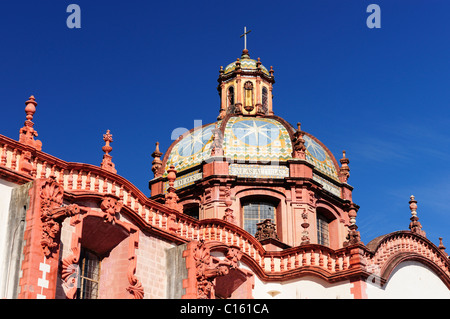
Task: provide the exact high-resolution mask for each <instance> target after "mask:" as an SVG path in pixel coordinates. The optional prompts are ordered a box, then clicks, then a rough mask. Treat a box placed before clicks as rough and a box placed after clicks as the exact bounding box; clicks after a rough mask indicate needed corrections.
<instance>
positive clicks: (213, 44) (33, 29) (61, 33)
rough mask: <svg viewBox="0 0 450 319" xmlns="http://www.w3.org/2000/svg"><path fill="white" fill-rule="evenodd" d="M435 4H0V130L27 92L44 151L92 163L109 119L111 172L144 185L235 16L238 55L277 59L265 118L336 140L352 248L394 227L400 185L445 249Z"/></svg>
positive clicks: (447, 176) (404, 200)
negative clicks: (354, 209)
mask: <svg viewBox="0 0 450 319" xmlns="http://www.w3.org/2000/svg"><path fill="white" fill-rule="evenodd" d="M71 3H75V4H78V5H79V6H80V8H81V29H69V28H68V27H67V26H66V19H67V17H68V16H69V13H67V12H66V8H67V6H68V5H69V4H71ZM371 3H375V4H378V5H379V6H380V8H381V28H379V29H369V28H368V27H367V25H366V19H367V17H368V16H369V13H367V12H366V8H367V6H368V5H369V4H371ZM449 14H450V3H449V2H448V1H445V0H440V1H438V0H421V1H400V0H394V1H393V0H390V1H381V0H373V1H363V0H359V1H344V0H341V1H336V0H321V1H317V0H308V1H291V2H285V1H203V2H198V1H144V0H142V1H137V0H135V1H131V0H130V1H98V0H96V1H86V0H85V1H82V0H71V1H62V0H42V1H22V0H17V1H14V2H13V1H8V2H7V3H6V2H5V3H2V9H1V18H0V39H1V42H0V61H1V68H0V70H1V71H0V107H1V113H0V118H1V129H0V134H3V135H6V136H8V137H11V138H14V139H18V136H19V128H20V127H21V126H22V125H23V122H24V120H25V113H24V106H25V105H24V102H25V100H26V99H27V98H28V97H29V96H30V95H31V94H33V95H35V97H36V100H37V102H38V103H39V104H38V106H37V112H36V114H35V117H34V122H35V129H36V130H37V131H38V133H39V137H38V138H39V139H40V140H41V141H42V142H43V151H45V152H47V153H49V154H52V155H54V156H56V157H58V158H61V159H63V160H66V161H70V162H83V163H89V164H94V165H99V164H100V162H101V159H102V155H103V152H102V150H101V147H102V146H103V145H104V142H103V140H102V136H103V134H104V133H105V131H106V130H107V129H110V130H111V133H112V134H113V139H114V142H113V143H112V146H113V151H112V153H111V155H112V156H113V162H114V163H115V165H116V168H117V170H118V174H120V175H121V176H123V177H125V178H127V179H128V180H130V181H131V182H132V183H134V184H135V185H136V186H137V187H138V188H139V189H141V190H142V191H143V192H144V193H145V194H147V195H149V190H148V180H149V179H151V178H152V177H153V174H152V172H151V161H152V158H151V156H150V154H151V153H152V152H153V150H154V144H155V142H156V141H159V142H160V143H161V151H163V152H165V151H166V149H167V148H168V147H169V145H170V144H171V142H172V141H171V133H172V131H173V130H174V129H176V128H179V127H185V128H187V129H191V128H193V127H194V121H195V120H201V121H202V122H203V123H204V124H206V123H210V122H213V121H215V119H216V117H217V115H218V109H219V96H218V94H217V90H216V86H217V77H218V74H219V73H218V71H219V68H220V66H221V65H223V66H226V65H227V64H228V63H230V62H232V61H234V60H235V59H236V58H237V57H239V56H240V53H241V51H242V48H243V40H242V39H240V38H239V36H240V34H241V33H242V31H243V27H244V26H247V28H248V29H251V30H252V32H251V33H250V34H249V38H248V48H249V51H250V56H251V57H253V58H257V57H260V58H261V61H262V63H263V64H264V65H265V66H266V67H270V66H271V65H273V67H274V69H275V79H276V83H275V86H274V112H275V114H276V115H278V116H281V117H283V118H285V119H286V120H287V121H289V122H290V123H292V124H295V123H297V122H299V121H300V122H301V123H302V129H303V130H305V131H307V132H309V133H311V134H313V135H314V136H316V137H317V138H319V139H320V140H321V141H322V142H323V143H324V144H325V145H327V147H328V148H329V149H330V150H331V151H332V152H333V153H334V154H335V156H336V158H337V159H339V158H340V157H341V151H342V150H344V149H345V150H346V151H347V156H348V157H349V158H350V168H351V172H350V173H351V176H350V179H349V183H350V184H351V185H352V186H353V187H354V188H355V189H354V192H353V199H354V201H355V203H357V204H358V205H360V206H361V208H360V210H359V212H358V217H357V224H358V225H359V230H360V231H361V234H362V239H363V241H364V243H367V242H369V241H370V240H371V239H373V238H374V237H376V236H379V235H382V234H386V233H389V232H392V231H396V230H401V229H408V225H409V218H410V211H409V207H408V205H409V204H408V201H409V196H410V195H411V194H414V195H415V196H416V199H417V200H418V216H419V218H420V221H421V222H422V225H423V228H424V230H425V231H426V232H427V236H428V238H429V239H430V240H431V241H433V242H434V243H436V244H438V242H439V241H438V237H440V236H442V237H444V244H446V245H447V246H448V247H450V236H449V235H450V231H449V228H450V208H449V203H448V202H449V195H450V183H449V181H450V167H449V165H448V164H449V162H450V148H449V144H450V130H449V126H450V110H449V105H450V89H449V86H450V58H449V57H450V41H449V35H450V32H449V31H450V24H449V22H448V20H449V19H448V17H449Z"/></svg>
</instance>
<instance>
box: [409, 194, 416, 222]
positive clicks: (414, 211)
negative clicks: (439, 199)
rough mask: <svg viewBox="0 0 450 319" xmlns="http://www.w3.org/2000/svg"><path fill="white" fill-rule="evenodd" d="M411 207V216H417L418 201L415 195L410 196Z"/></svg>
mask: <svg viewBox="0 0 450 319" xmlns="http://www.w3.org/2000/svg"><path fill="white" fill-rule="evenodd" d="M409 209H410V210H411V216H412V217H416V216H417V201H416V199H415V197H414V195H411V196H410V201H409Z"/></svg>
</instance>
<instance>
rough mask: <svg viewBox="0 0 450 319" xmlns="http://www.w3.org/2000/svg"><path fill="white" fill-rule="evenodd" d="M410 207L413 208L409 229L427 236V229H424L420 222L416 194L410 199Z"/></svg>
mask: <svg viewBox="0 0 450 319" xmlns="http://www.w3.org/2000/svg"><path fill="white" fill-rule="evenodd" d="M409 209H410V210H411V218H410V220H411V222H410V223H409V229H410V230H411V231H412V232H413V233H416V234H419V235H422V236H425V231H423V230H422V225H421V224H420V222H419V217H417V201H416V199H415V198H414V195H411V197H410V201H409Z"/></svg>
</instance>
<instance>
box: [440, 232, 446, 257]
mask: <svg viewBox="0 0 450 319" xmlns="http://www.w3.org/2000/svg"><path fill="white" fill-rule="evenodd" d="M438 248H439V249H440V251H442V252H443V253H444V255H445V256H448V254H447V253H446V252H445V246H444V243H443V242H442V237H439V247H438Z"/></svg>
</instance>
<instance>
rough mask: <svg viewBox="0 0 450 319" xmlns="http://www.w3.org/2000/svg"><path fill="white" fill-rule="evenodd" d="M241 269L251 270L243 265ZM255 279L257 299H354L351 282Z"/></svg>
mask: <svg viewBox="0 0 450 319" xmlns="http://www.w3.org/2000/svg"><path fill="white" fill-rule="evenodd" d="M241 267H242V268H245V269H249V268H248V267H247V266H245V265H244V264H242V263H241ZM249 270H250V269H249ZM254 277H255V287H254V289H253V298H255V299H353V295H352V294H351V293H350V288H351V284H350V282H349V281H344V282H341V283H338V284H330V283H328V282H326V281H325V280H323V279H321V278H319V277H316V276H304V277H301V278H298V279H295V280H291V281H287V282H283V283H282V282H263V281H261V280H260V279H259V278H258V277H257V276H256V275H255V276H254Z"/></svg>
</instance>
